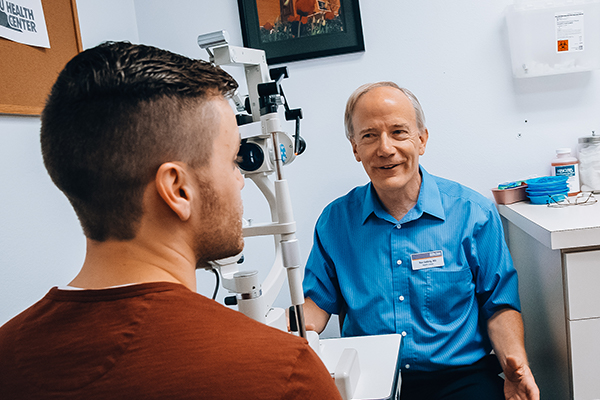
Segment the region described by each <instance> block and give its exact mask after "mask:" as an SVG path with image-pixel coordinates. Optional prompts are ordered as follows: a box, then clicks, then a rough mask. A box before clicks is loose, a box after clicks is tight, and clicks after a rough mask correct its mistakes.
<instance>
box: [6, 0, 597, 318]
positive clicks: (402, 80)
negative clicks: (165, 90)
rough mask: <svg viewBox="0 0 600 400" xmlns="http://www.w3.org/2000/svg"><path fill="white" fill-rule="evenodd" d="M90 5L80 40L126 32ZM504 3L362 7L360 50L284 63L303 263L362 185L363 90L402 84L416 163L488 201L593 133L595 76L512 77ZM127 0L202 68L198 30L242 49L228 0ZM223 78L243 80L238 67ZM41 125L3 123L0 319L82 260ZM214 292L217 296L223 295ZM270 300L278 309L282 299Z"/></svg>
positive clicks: (265, 264)
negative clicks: (354, 127)
mask: <svg viewBox="0 0 600 400" xmlns="http://www.w3.org/2000/svg"><path fill="white" fill-rule="evenodd" d="M92 3H93V2H92V1H91V0H87V1H82V0H80V1H78V5H79V6H80V15H81V17H82V21H81V22H82V33H85V35H84V36H86V37H89V38H91V39H90V42H97V41H98V40H99V39H101V38H103V37H106V38H109V37H110V36H111V35H112V34H118V35H120V36H122V38H127V36H135V34H131V33H128V32H123V33H122V32H121V31H120V29H122V25H119V26H112V25H111V22H110V18H107V19H106V22H105V23H102V24H100V23H98V22H97V21H98V20H99V18H97V19H96V21H91V20H90V19H88V20H87V21H84V20H83V16H84V15H98V13H102V12H104V13H105V14H106V15H107V16H110V15H112V14H110V15H109V12H108V11H106V8H105V4H106V2H102V5H98V4H92ZM509 3H510V0H499V1H494V2H474V1H468V0H456V1H453V2H446V1H443V0H430V1H427V2H405V1H393V0H385V1H382V2H381V1H380V2H373V1H366V0H363V1H362V2H361V4H360V5H361V13H362V21H363V29H364V35H365V46H366V52H364V53H356V54H349V55H341V56H335V57H328V58H322V59H317V60H307V61H300V62H293V63H289V64H287V66H288V68H289V71H290V78H289V79H287V80H286V81H284V87H285V91H286V94H287V96H288V100H289V102H290V105H291V106H292V107H301V108H302V109H303V112H304V119H303V121H302V126H301V128H302V132H303V136H304V137H305V139H306V141H307V143H308V148H307V151H306V153H305V154H304V155H302V156H301V157H300V158H298V159H297V160H296V161H295V162H294V163H293V164H292V165H290V166H289V167H286V169H285V172H286V176H287V178H288V180H289V182H290V190H291V194H292V201H293V206H294V213H295V217H296V220H297V221H298V238H299V240H300V246H301V252H302V257H303V260H304V259H306V257H307V256H308V252H309V250H310V246H311V244H312V230H313V227H314V223H315V221H316V219H317V217H318V215H319V213H320V212H321V210H322V209H323V207H324V206H325V205H326V204H327V203H328V202H330V201H331V200H332V199H334V198H335V197H338V196H340V195H342V194H345V193H346V192H347V191H349V190H350V189H351V188H352V187H354V186H356V185H360V184H364V183H366V182H367V181H368V180H367V176H366V174H365V173H364V172H363V170H362V167H361V165H360V164H358V163H357V162H356V161H354V158H353V156H352V153H351V149H350V145H349V143H348V142H347V140H346V139H345V137H344V134H343V110H344V105H345V101H346V99H347V97H348V95H349V94H350V93H351V92H352V91H353V90H354V89H355V88H356V87H357V86H359V85H360V84H362V83H365V82H369V81H378V80H393V81H396V82H397V83H398V84H400V85H402V86H406V87H408V88H409V89H411V90H412V91H413V92H414V93H415V94H416V95H417V96H418V97H419V99H420V100H421V102H422V104H423V107H424V110H425V115H426V118H427V127H428V129H429V137H430V139H429V144H428V148H427V151H426V153H425V155H424V156H423V158H422V164H423V165H424V166H425V168H427V170H428V171H429V172H431V173H433V174H436V175H441V176H444V177H447V178H450V179H454V180H457V181H459V182H461V183H463V184H465V185H468V186H470V187H472V188H474V189H475V190H477V191H479V192H481V193H482V194H484V195H485V196H488V197H491V192H490V188H492V187H494V186H495V185H497V184H498V183H500V182H503V181H507V180H515V179H522V178H526V177H529V176H532V175H546V174H548V172H549V162H550V160H551V159H552V158H553V156H554V150H555V149H556V148H559V147H573V148H574V147H576V144H577V138H578V137H581V136H587V135H589V134H590V133H591V131H592V130H596V131H598V130H600V128H599V126H600V120H599V116H598V113H597V111H596V110H597V109H598V108H599V107H600V90H599V89H600V87H599V85H600V83H599V81H598V77H599V72H598V71H594V72H585V73H577V74H570V75H559V76H549V77H541V78H529V79H523V80H517V79H515V78H513V77H512V75H511V71H510V56H509V45H508V35H507V32H506V23H505V16H504V12H505V8H506V6H507V5H508V4H509ZM119 4H120V3H119ZM125 4H126V5H127V7H125V8H123V6H122V5H119V6H118V7H117V5H116V2H115V4H114V7H111V9H110V13H114V12H116V10H117V9H118V10H125V14H126V17H127V18H125V17H123V18H125V19H124V20H123V22H125V23H126V24H127V26H129V27H131V26H133V25H134V24H135V25H136V26H137V31H136V33H137V35H138V38H134V39H131V40H133V41H135V39H139V41H140V42H142V43H146V44H151V45H156V46H159V47H163V48H167V49H170V50H172V51H175V52H179V53H182V54H185V55H188V56H190V57H195V58H204V59H206V58H207V55H206V53H205V52H204V51H203V50H201V49H200V48H199V47H198V46H197V44H196V38H197V36H198V34H201V33H207V32H212V31H216V30H221V29H225V30H227V31H228V32H229V34H230V37H231V43H232V44H234V45H241V44H242V39H241V32H240V28H239V18H238V11H237V2H236V1H235V0H222V1H220V2H219V6H218V8H216V7H214V1H208V0H196V1H192V0H173V1H170V2H168V4H167V3H166V2H164V1H158V0H133V2H132V1H128V2H125ZM215 8H216V9H215ZM82 9H85V12H86V13H84V12H82ZM132 10H134V12H135V15H132ZM87 13H89V14H87ZM92 37H93V38H92ZM111 38H112V37H111ZM84 43H88V42H86V39H85V38H84ZM90 45H91V44H90ZM226 69H227V70H228V71H230V72H231V73H232V74H233V75H234V76H235V77H236V78H237V79H238V80H240V82H241V83H242V87H243V86H244V85H245V81H244V79H243V73H242V71H241V68H236V67H228V68H226ZM15 127H16V128H15ZM287 127H288V129H289V130H290V131H291V129H292V127H291V126H289V125H287ZM9 130H14V133H10V132H9ZM38 130H39V126H38V124H37V123H36V122H32V121H31V120H30V119H27V118H19V117H0V141H2V142H1V143H0V149H2V150H0V151H2V153H10V154H7V155H6V156H4V157H2V159H1V160H0V163H2V164H1V166H2V167H3V168H1V169H0V171H1V172H0V174H1V175H0V185H1V186H2V205H3V207H2V211H0V213H1V214H0V218H1V219H0V224H1V226H2V231H1V232H0V274H1V275H0V323H2V322H4V321H5V320H7V319H8V318H10V317H11V316H12V315H14V314H15V313H16V312H17V311H18V310H20V309H22V308H24V307H25V306H27V305H28V304H29V303H31V302H32V301H33V299H35V298H39V297H40V296H41V295H42V294H43V293H44V292H45V290H46V289H47V288H48V287H50V286H51V285H55V284H64V283H66V282H68V279H69V278H70V277H71V276H73V274H74V271H76V269H77V265H78V264H79V263H80V260H81V257H82V254H83V249H82V244H81V241H82V239H81V234H80V231H79V229H78V228H77V227H76V221H75V220H74V216H73V215H72V213H71V212H70V211H69V209H68V203H67V204H65V203H66V200H62V199H61V197H60V193H56V192H57V191H56V190H55V189H54V188H53V187H52V186H51V184H50V183H49V180H48V179H47V178H46V176H45V172H44V171H43V168H42V167H41V161H40V157H39V154H38V152H39V149H38V147H39V146H38V144H37V142H36V141H37V134H38ZM16 149H23V150H22V151H23V153H18V152H17V151H16ZM26 167H27V168H29V169H26ZM25 170H31V172H30V174H31V176H27V177H26V176H25V175H24V171H25ZM19 183H20V185H19ZM7 192H9V193H7ZM244 199H245V208H246V211H245V216H246V217H247V218H253V219H255V220H263V219H264V218H266V215H268V214H267V213H266V212H265V208H266V203H265V202H264V201H263V200H262V198H261V196H260V195H259V194H258V193H257V191H256V189H254V188H253V186H252V183H251V182H247V184H246V188H245V189H244ZM58 221H59V223H57V224H55V222H58ZM54 226H60V227H61V229H60V230H59V229H57V228H52V227H54ZM271 248H272V245H271V243H270V242H269V241H262V242H258V243H250V241H249V243H248V250H247V257H246V258H247V260H248V262H247V263H248V265H249V267H248V268H251V269H254V268H257V269H259V271H260V273H261V274H262V276H264V275H265V274H266V271H267V270H268V268H269V266H270V264H271V256H272V250H271ZM34 249H35V250H34ZM6 271H10V272H8V274H7V272H6ZM198 281H199V283H198V290H199V292H200V293H203V294H205V295H210V294H212V289H213V285H214V277H213V276H212V274H209V273H207V272H204V271H199V272H198ZM224 295H225V293H224V291H223V290H221V292H220V295H219V298H222V297H223V296H224ZM16 296H19V297H18V298H16ZM7 303H11V304H12V305H11V306H10V307H8V306H6V304H7ZM279 303H280V305H286V304H287V303H286V297H285V291H283V292H282V296H280V300H279Z"/></svg>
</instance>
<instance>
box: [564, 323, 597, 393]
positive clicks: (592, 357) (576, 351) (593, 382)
mask: <svg viewBox="0 0 600 400" xmlns="http://www.w3.org/2000/svg"><path fill="white" fill-rule="evenodd" d="M569 330H570V336H571V371H572V374H573V376H572V378H573V398H574V399H576V400H595V399H600V379H598V377H599V376H600V362H598V360H600V319H586V320H580V321H570V322H569Z"/></svg>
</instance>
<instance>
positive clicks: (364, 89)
mask: <svg viewBox="0 0 600 400" xmlns="http://www.w3.org/2000/svg"><path fill="white" fill-rule="evenodd" d="M378 87H392V88H395V89H398V90H399V91H401V92H402V93H404V95H405V96H406V97H408V99H409V100H410V102H411V103H412V105H413V108H414V109H415V116H416V120H417V128H418V129H419V133H422V132H423V131H425V114H424V113H423V108H422V107H421V103H419V100H418V99H417V97H416V96H415V95H414V94H413V93H412V92H411V91H410V90H408V89H406V88H401V87H400V86H398V85H397V84H395V83H394V82H390V81H383V82H375V83H365V84H364V85H362V86H360V87H359V88H358V89H356V90H355V91H354V92H353V93H352V94H351V95H350V97H349V98H348V102H347V103H346V112H345V114H344V126H345V127H346V137H347V138H348V140H350V141H352V140H353V138H354V126H353V125H352V116H353V114H354V109H355V108H356V103H358V100H359V99H360V98H361V97H362V95H364V94H365V93H368V92H370V91H371V90H373V89H375V88H378Z"/></svg>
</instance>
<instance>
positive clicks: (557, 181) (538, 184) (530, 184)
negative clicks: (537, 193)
mask: <svg viewBox="0 0 600 400" xmlns="http://www.w3.org/2000/svg"><path fill="white" fill-rule="evenodd" d="M567 179H569V177H568V176H542V177H541V178H533V179H528V180H527V181H526V182H527V188H528V189H530V190H541V189H553V188H555V187H556V186H561V185H567Z"/></svg>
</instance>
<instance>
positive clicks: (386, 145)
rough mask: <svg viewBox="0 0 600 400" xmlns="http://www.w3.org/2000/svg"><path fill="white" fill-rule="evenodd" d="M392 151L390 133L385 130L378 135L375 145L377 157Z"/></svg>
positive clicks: (389, 153) (384, 155) (387, 154)
mask: <svg viewBox="0 0 600 400" xmlns="http://www.w3.org/2000/svg"><path fill="white" fill-rule="evenodd" d="M393 153H394V146H393V142H392V139H391V138H390V135H388V134H387V133H386V132H384V133H382V134H381V135H380V136H379V146H378V147H377V155H378V156H379V157H389V156H391V155H392V154H393Z"/></svg>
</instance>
